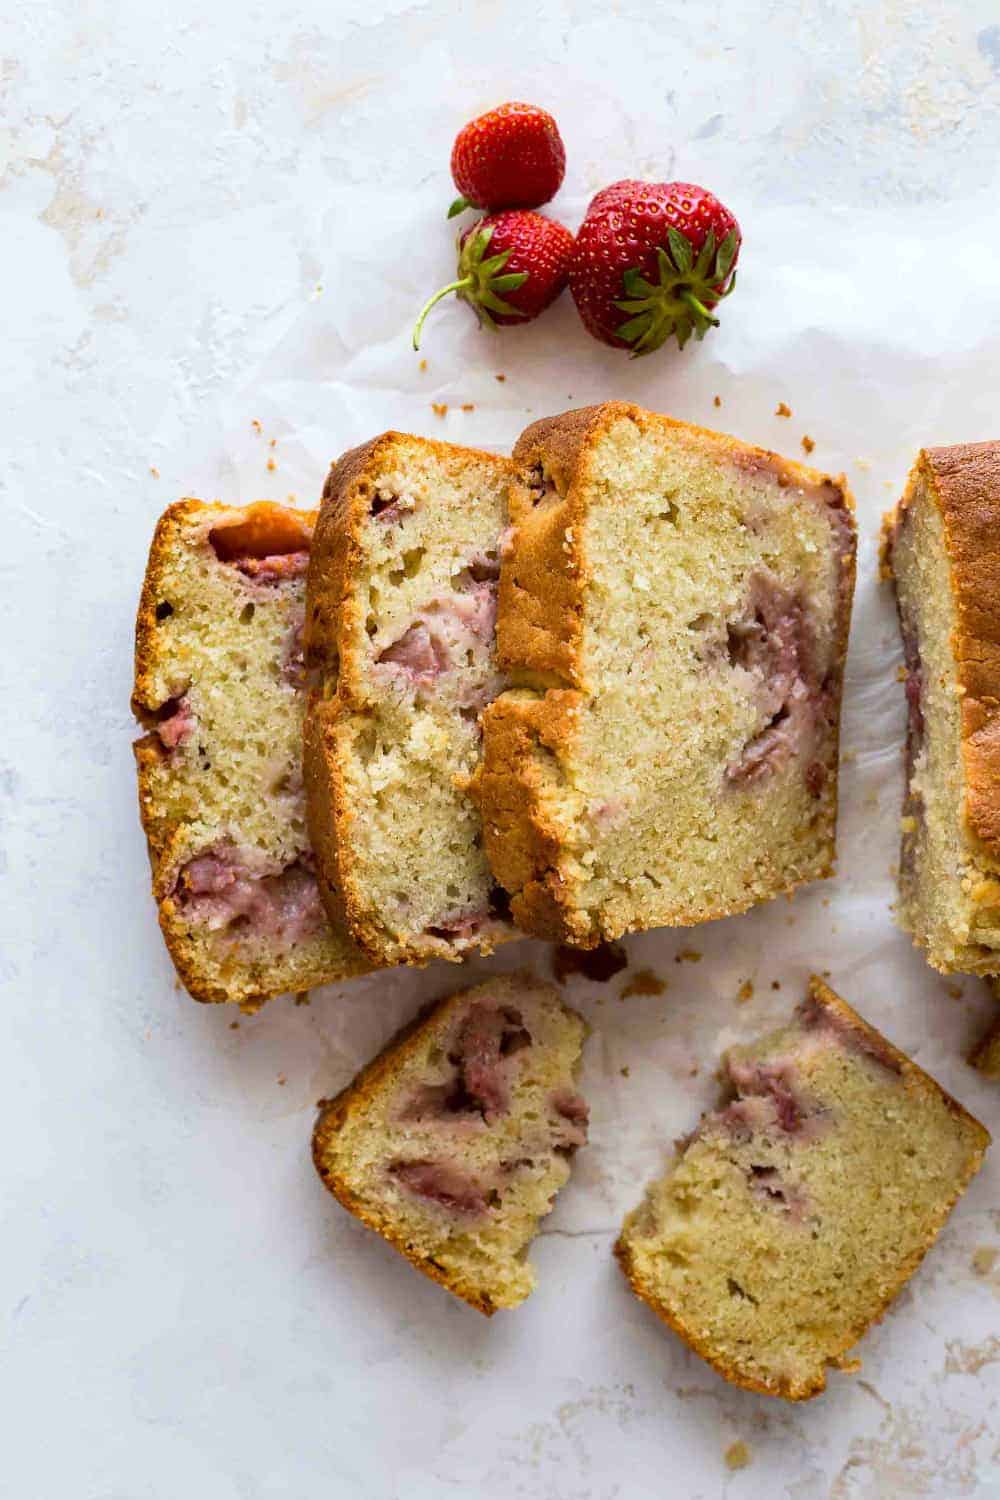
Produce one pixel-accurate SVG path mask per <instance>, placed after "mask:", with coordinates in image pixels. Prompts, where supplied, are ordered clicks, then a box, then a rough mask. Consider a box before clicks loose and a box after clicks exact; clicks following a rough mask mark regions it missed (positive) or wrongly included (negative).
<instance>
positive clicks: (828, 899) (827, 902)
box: [820, 896, 830, 906]
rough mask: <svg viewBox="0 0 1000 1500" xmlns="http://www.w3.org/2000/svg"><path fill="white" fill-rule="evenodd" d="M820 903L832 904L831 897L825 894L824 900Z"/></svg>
mask: <svg viewBox="0 0 1000 1500" xmlns="http://www.w3.org/2000/svg"><path fill="white" fill-rule="evenodd" d="M820 905H821V906H829V905H830V898H829V896H824V897H823V899H822V901H821V902H820Z"/></svg>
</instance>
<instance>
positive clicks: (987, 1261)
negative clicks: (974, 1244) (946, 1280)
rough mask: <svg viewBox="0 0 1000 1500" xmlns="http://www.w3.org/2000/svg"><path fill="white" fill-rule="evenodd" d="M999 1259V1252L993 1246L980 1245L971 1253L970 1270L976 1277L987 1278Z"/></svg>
mask: <svg viewBox="0 0 1000 1500" xmlns="http://www.w3.org/2000/svg"><path fill="white" fill-rule="evenodd" d="M998 1259H1000V1250H998V1249H997V1247H996V1246H995V1245H980V1246H979V1248H978V1249H977V1250H973V1252H972V1269H973V1270H974V1271H975V1273H976V1275H977V1276H988V1275H989V1274H990V1272H991V1271H992V1269H993V1267H994V1266H995V1265H996V1263H997V1260H998Z"/></svg>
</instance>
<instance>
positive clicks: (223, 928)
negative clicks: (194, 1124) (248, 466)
mask: <svg viewBox="0 0 1000 1500" xmlns="http://www.w3.org/2000/svg"><path fill="white" fill-rule="evenodd" d="M314 519H315V517H314V515H313V514H310V513H306V512H301V511H295V510H289V509H287V508H285V507H284V506H279V505H271V504H268V503H261V504H257V505H248V506H244V507H241V508H234V507H230V506H223V505H205V504H203V503H202V502H201V501H200V500H182V501H180V502H179V503H178V504H176V505H172V506H171V507H170V509H169V510H168V511H167V512H166V513H165V514H164V515H163V516H162V517H161V519H160V522H159V524H158V526H157V528H156V533H155V535H154V537H153V543H152V547H151V549H150V554H149V563H148V566H147V569H146V578H145V583H144V584H143V590H142V598H141V601H140V604H139V615H138V620H137V624H136V644H135V690H134V693H133V698H132V706H133V709H134V712H135V714H136V717H137V718H138V719H139V721H140V723H142V724H143V725H144V726H145V728H146V731H147V733H146V734H145V735H144V736H143V738H142V739H140V740H138V741H137V743H136V745H135V758H136V764H137V767H138V772H139V809H140V813H141V816H142V823H143V827H144V829H145V831H146V836H147V839H148V843H149V856H150V861H151V864H152V869H153V894H154V895H155V897H156V900H157V903H158V905H159V912H160V925H161V927H162V929H163V935H164V938H165V939H166V943H167V947H168V948H169V950H170V955H171V957H172V958H173V960H174V963H175V965H176V967H177V972H178V974H179V975H180V977H181V979H182V981H183V982H184V984H185V986H186V987H187V989H188V991H189V992H190V994H192V995H193V996H194V998H195V999H196V1000H213V1001H225V1000H235V1001H239V1002H240V1003H242V1004H244V1005H251V1006H252V1005H254V1004H256V1003H258V1002H260V1001H262V1000H266V999H267V998H268V997H270V996H273V995H280V994H284V993H285V992H287V991H297V990H306V989H310V988H311V987H313V986H315V985H320V984H330V983H333V982H334V981H336V980H340V979H345V978H348V977H350V976H351V975H354V974H361V973H363V972H365V970H366V969H369V968H371V964H370V963H369V962H368V961H367V960H366V959H364V958H363V957H362V955H361V953H360V952H359V950H358V949H357V948H356V947H355V946H354V944H353V943H352V942H351V941H350V939H349V938H348V937H347V935H346V933H345V932H344V931H343V930H342V929H339V928H337V927H335V926H332V925H331V924H330V922H329V921H328V920H327V917H326V913H325V911H324V909H323V904H322V902H321V900H320V895H319V889H318V887H317V884H316V878H315V874H314V870H313V861H312V853H311V851H310V847H309V838H308V834H307V831H306V810H305V794H304V791H303V786H302V775H301V733H302V715H303V712H304V709H305V690H304V681H303V658H302V624H303V618H304V610H305V603H304V595H305V573H306V565H307V562H308V556H309V546H310V541H311V537H312V527H313V521H314Z"/></svg>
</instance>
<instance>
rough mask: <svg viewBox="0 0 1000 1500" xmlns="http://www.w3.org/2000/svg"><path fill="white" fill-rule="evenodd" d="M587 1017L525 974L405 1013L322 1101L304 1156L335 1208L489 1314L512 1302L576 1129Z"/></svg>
mask: <svg viewBox="0 0 1000 1500" xmlns="http://www.w3.org/2000/svg"><path fill="white" fill-rule="evenodd" d="M585 1033H586V1028H585V1025H584V1022H583V1021H582V1019H581V1018H580V1017H579V1016H578V1015H577V1014H576V1012H575V1011H572V1010H570V1009H569V1007H568V1006H566V1005H564V1004H563V1003H562V1001H561V1000H560V998H559V995H558V993H557V991H556V990H555V989H554V988H553V987H552V986H551V985H548V984H541V983H539V982H538V981H536V980H534V979H532V978H531V977H530V976H527V975H520V976H514V977H513V978H502V979H492V980H489V981H488V982H487V983H485V984H481V985H479V986H478V987H477V988H476V989H472V990H464V991H462V992H461V993H460V994H457V995H452V996H451V997H450V998H449V999H447V1000H442V1001H440V1002H439V1003H438V1004H437V1005H434V1006H432V1007H430V1008H429V1010H427V1011H425V1012H423V1013H421V1014H420V1015H419V1016H417V1018H416V1020H415V1021H413V1022H412V1023H411V1024H410V1025H409V1026H407V1027H406V1028H404V1030H403V1031H401V1032H400V1033H399V1034H398V1036H396V1037H395V1038H394V1039H393V1040H392V1041H391V1042H390V1043H389V1044H388V1046H387V1047H386V1048H385V1049H384V1050H383V1051H382V1052H381V1053H380V1054H379V1055H378V1057H376V1058H375V1060H374V1061H373V1062H371V1063H369V1065H368V1067H367V1068H365V1069H364V1071H363V1072H362V1073H359V1075H358V1077H357V1078H356V1079H355V1080H354V1082H353V1083H352V1084H351V1085H350V1086H349V1087H348V1088H346V1089H345V1090H344V1091H343V1093H341V1094H339V1095H338V1096H337V1098H336V1099H334V1100H332V1101H331V1102H330V1103H328V1104H326V1105H325V1106H324V1108H323V1111H322V1113H321V1114H320V1116H319V1119H318V1120H317V1122H316V1128H315V1131H314V1133H313V1160H314V1161H315V1164H316V1170H317V1171H318V1172H319V1175H320V1176H321V1177H322V1179H323V1181H324V1182H325V1184H326V1186H327V1187H328V1188H329V1189H330V1191H331V1192H332V1193H334V1194H335V1196H336V1197H337V1198H339V1200H340V1202H341V1203H342V1204H343V1205H344V1207H345V1208H347V1209H349V1210H350V1212H351V1213H352V1214H355V1215H356V1216H357V1218H359V1219H360V1220H361V1221H362V1222H363V1223H365V1224H367V1225H368V1226H369V1227H370V1228H371V1229H374V1230H375V1231H376V1232H377V1233H378V1234H381V1235H382V1236H383V1238H384V1239H386V1240H388V1241H389V1243H390V1244H391V1245H393V1246H394V1247H395V1248H396V1249H397V1250H399V1251H400V1253H401V1254H403V1255H405V1256H406V1257H407V1259H408V1260H410V1261H412V1263H413V1264H414V1265H415V1266H416V1267H417V1269H418V1270H420V1271H423V1273H424V1275H425V1276H430V1277H431V1278H432V1279H433V1280H435V1281H439V1282H440V1283H441V1285H442V1286H445V1287H447V1288H448V1290H449V1291H451V1292H454V1293H455V1295H456V1296H457V1297H461V1298H463V1299H464V1301H466V1302H469V1303H471V1305H472V1306H473V1307H476V1308H478V1309H479V1311H480V1312H483V1313H486V1314H487V1316H489V1315H490V1314H492V1313H493V1312H495V1311H496V1309H497V1308H498V1307H516V1306H517V1304H518V1303H519V1302H522V1301H523V1300H524V1298H525V1297H526V1296H527V1295H528V1293H529V1292H530V1291H531V1290H532V1288H533V1286H534V1283H535V1276H534V1272H533V1270H532V1268H531V1266H530V1265H529V1264H528V1263H527V1261H526V1260H525V1251H526V1249H527V1246H528V1245H529V1243H530V1242H531V1240H532V1239H533V1238H534V1236H535V1234H536V1233H537V1231H538V1224H539V1220H540V1219H541V1218H543V1216H544V1215H545V1214H547V1213H548V1212H549V1211H550V1209H551V1208H552V1204H553V1201H554V1199H555V1195H556V1193H557V1192H558V1191H559V1189H560V1188H561V1187H562V1186H563V1184H564V1183H565V1182H566V1180H567V1178H568V1177H569V1174H570V1161H571V1158H572V1156H573V1155H574V1153H575V1151H576V1149H577V1147H578V1146H582V1145H583V1144H584V1143H585V1141H586V1138H587V1106H586V1104H585V1103H584V1101H583V1099H582V1098H581V1097H580V1095H579V1094H578V1093H577V1091H576V1083H575V1079H576V1073H577V1070H578V1066H579V1061H580V1051H581V1048H582V1046H583V1041H584V1036H585Z"/></svg>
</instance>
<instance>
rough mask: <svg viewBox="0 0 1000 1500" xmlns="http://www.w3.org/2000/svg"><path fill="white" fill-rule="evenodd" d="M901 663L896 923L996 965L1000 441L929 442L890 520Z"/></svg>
mask: <svg viewBox="0 0 1000 1500" xmlns="http://www.w3.org/2000/svg"><path fill="white" fill-rule="evenodd" d="M882 557H883V572H884V573H885V574H886V575H887V576H889V577H891V578H893V579H894V582H895V588H896V601H897V605H898V608H899V620H900V630H901V633H902V637H903V650H904V654H905V657H906V665H907V683H906V696H907V700H908V703H909V725H908V730H907V787H906V794H905V803H904V808H903V838H902V851H901V856H900V874H899V885H900V901H899V907H898V916H899V920H900V923H901V925H902V926H903V927H904V928H905V929H906V931H907V932H909V933H910V934H911V936H912V938H913V940H914V942H915V943H916V944H917V945H918V946H919V947H921V948H923V949H924V950H925V952H926V955H927V960H928V962H929V963H930V964H932V965H933V966H934V968H936V969H940V970H942V971H943V972H944V973H948V972H951V971H953V970H959V971H964V972H968V973H971V974H996V973H998V972H1000V442H990V443H964V444H960V445H959V446H957V447H954V448H924V449H922V450H921V452H920V455H919V457H918V458H917V461H916V463H915V465H914V467H913V469H912V471H911V473H910V477H909V480H908V482H907V486H906V491H905V493H904V495H903V498H902V499H901V500H900V502H899V505H898V506H897V508H896V510H895V512H894V513H892V514H891V515H889V516H887V517H886V521H885V525H884V528H883V553H882Z"/></svg>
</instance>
